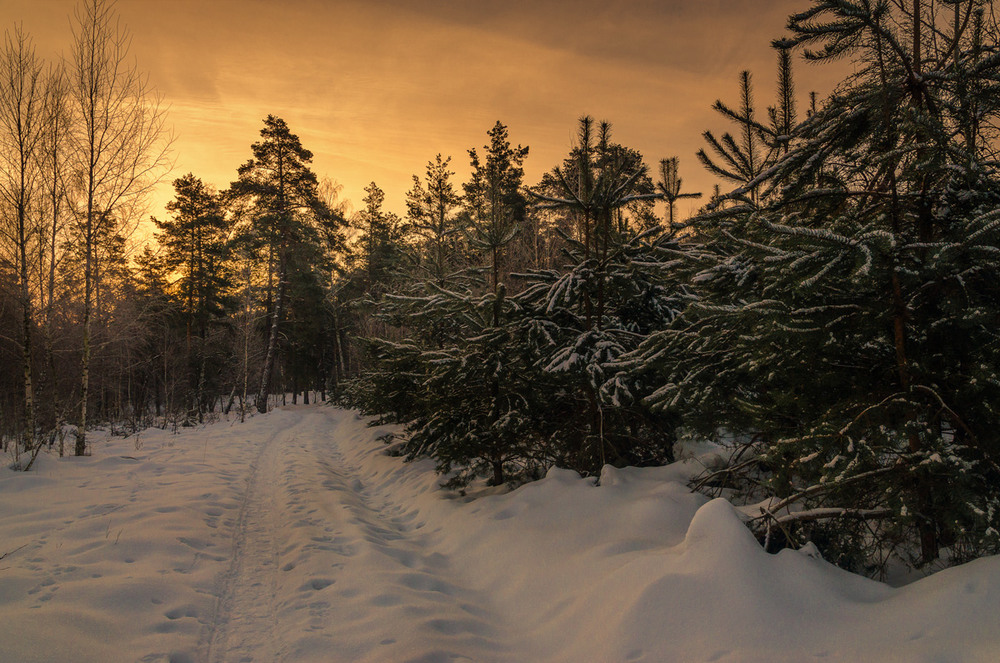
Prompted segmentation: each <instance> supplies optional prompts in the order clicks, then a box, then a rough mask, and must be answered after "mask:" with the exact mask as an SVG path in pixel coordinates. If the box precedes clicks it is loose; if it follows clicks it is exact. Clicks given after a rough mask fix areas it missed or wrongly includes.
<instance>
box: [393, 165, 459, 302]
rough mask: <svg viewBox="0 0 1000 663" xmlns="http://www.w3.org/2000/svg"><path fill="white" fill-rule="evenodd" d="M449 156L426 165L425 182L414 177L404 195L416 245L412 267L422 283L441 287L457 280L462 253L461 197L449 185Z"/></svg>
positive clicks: (407, 216)
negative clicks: (425, 281)
mask: <svg viewBox="0 0 1000 663" xmlns="http://www.w3.org/2000/svg"><path fill="white" fill-rule="evenodd" d="M450 163H451V157H448V158H446V159H444V160H442V159H441V155H440V154H438V155H437V156H436V157H435V159H434V161H429V162H427V174H426V175H425V177H424V181H421V180H420V178H419V177H417V176H416V175H414V176H413V188H411V189H410V191H409V192H408V193H407V194H406V218H407V222H408V232H409V234H410V235H412V236H413V237H414V239H415V240H416V242H417V246H416V247H415V248H416V259H415V261H414V262H415V264H416V267H417V270H418V271H419V273H420V274H421V275H422V276H423V279H422V280H428V281H430V282H432V283H434V284H435V285H437V286H438V287H440V288H444V287H445V286H447V285H448V284H449V282H451V281H453V280H454V279H455V278H456V277H457V272H458V271H459V270H458V267H459V258H460V255H461V251H462V243H463V242H462V240H463V237H462V230H463V228H462V225H461V223H460V221H459V218H458V214H457V212H458V209H459V205H460V204H461V201H462V197H461V196H460V195H459V194H458V192H457V191H456V190H455V187H454V185H453V184H452V183H451V176H452V175H454V174H455V173H454V172H452V171H450V170H448V165H449V164H450Z"/></svg>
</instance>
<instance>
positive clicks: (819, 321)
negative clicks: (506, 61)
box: [348, 0, 1000, 574]
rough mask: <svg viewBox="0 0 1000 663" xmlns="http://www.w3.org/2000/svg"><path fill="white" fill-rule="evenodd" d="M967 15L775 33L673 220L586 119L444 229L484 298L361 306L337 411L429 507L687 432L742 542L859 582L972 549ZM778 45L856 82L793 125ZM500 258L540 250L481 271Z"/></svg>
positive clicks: (997, 295)
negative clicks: (428, 478) (431, 488)
mask: <svg viewBox="0 0 1000 663" xmlns="http://www.w3.org/2000/svg"><path fill="white" fill-rule="evenodd" d="M984 10H985V5H984V3H981V2H977V1H974V0H969V1H956V2H949V3H946V4H942V3H933V2H926V1H923V0H917V1H915V2H912V3H869V2H864V1H861V0H858V1H849V0H848V1H841V0H838V1H836V2H834V1H833V0H817V1H815V2H813V3H812V5H811V7H810V8H809V9H807V10H806V11H803V12H801V13H798V14H795V15H793V16H792V17H791V18H790V20H789V24H788V29H789V32H790V36H789V37H788V38H785V39H781V40H776V41H775V42H774V43H773V46H774V48H775V49H776V53H777V56H778V98H777V100H776V103H775V104H774V105H773V106H771V107H769V108H767V109H766V111H765V112H758V110H757V109H756V107H755V103H754V98H753V85H752V79H751V76H750V74H749V73H748V72H743V73H742V74H741V75H740V87H739V98H740V101H739V103H738V104H737V105H735V107H733V106H730V105H727V104H726V103H723V102H721V101H720V102H718V103H717V104H716V105H715V110H716V111H717V112H718V113H719V114H720V115H721V116H722V117H724V118H725V119H727V120H728V121H729V122H731V123H732V124H733V125H734V130H733V131H731V132H725V133H722V134H721V135H718V137H717V135H716V134H714V133H712V132H706V133H705V139H706V143H707V145H706V149H705V150H703V151H702V152H700V153H699V154H698V157H699V160H700V161H701V162H702V164H703V165H704V166H706V167H707V168H708V169H709V170H710V171H712V172H714V173H715V174H717V175H718V176H719V177H720V178H722V179H723V180H724V181H725V182H727V183H729V184H730V186H733V187H735V188H733V189H732V190H730V191H728V192H725V191H723V192H718V193H717V194H716V195H715V196H713V198H712V200H711V201H710V202H709V204H708V205H707V206H706V207H704V208H703V209H702V210H701V211H700V212H699V213H698V214H696V215H695V216H694V217H693V218H691V219H688V220H687V221H686V222H684V223H678V221H677V219H676V218H674V216H673V203H674V202H675V201H676V199H677V198H678V197H679V196H682V195H683V194H682V192H681V189H680V186H679V177H678V173H677V163H676V161H674V160H672V159H667V160H664V161H663V162H661V166H660V174H661V180H662V181H661V182H659V183H657V184H655V185H654V184H653V183H652V182H651V181H650V179H649V176H648V170H647V168H646V167H645V165H644V164H643V163H642V158H641V156H640V155H638V153H636V152H634V151H633V150H630V149H628V148H625V147H623V146H619V145H616V144H614V143H613V142H612V141H611V139H610V127H609V126H608V125H606V124H605V125H600V126H596V127H595V125H594V124H593V123H592V122H591V121H590V120H589V119H587V118H585V119H584V120H582V121H581V125H580V131H579V136H578V140H577V144H576V146H574V148H573V150H572V152H571V154H570V155H569V156H568V157H567V159H566V160H565V162H564V163H563V164H561V165H560V166H559V167H557V168H555V169H553V170H552V171H551V172H550V173H548V174H547V175H546V176H545V177H544V178H543V180H542V181H541V182H540V183H539V184H538V185H536V186H534V187H530V188H527V187H519V191H522V192H523V193H524V195H525V202H527V208H526V213H525V214H524V215H523V216H521V215H520V212H519V211H515V210H520V209H521V208H520V207H518V206H516V205H514V206H512V207H511V209H510V211H504V212H503V213H502V214H501V215H499V216H497V215H494V216H493V217H490V218H491V219H492V225H491V226H489V227H490V228H491V229H493V230H494V232H492V233H489V234H484V233H483V232H481V231H480V232H479V233H478V234H476V233H475V231H473V232H469V231H468V230H466V231H464V232H465V236H466V237H468V240H467V241H468V245H467V246H468V247H469V251H470V253H469V254H468V255H467V256H466V257H464V258H463V259H462V260H461V261H455V262H456V264H471V265H481V266H483V267H485V268H486V270H487V274H486V275H487V278H486V279H484V280H482V281H480V282H479V283H478V284H476V283H475V282H474V281H469V282H461V281H455V282H454V284H445V283H443V282H438V283H432V282H429V281H427V282H425V283H423V284H421V286H420V287H419V288H411V289H410V290H409V291H405V292H404V291H400V290H397V292H396V293H395V294H393V295H390V296H387V297H386V298H385V300H384V304H383V307H382V309H381V315H382V316H383V318H384V319H385V320H386V321H387V324H389V325H390V326H391V328H392V329H394V330H395V334H396V335H395V336H392V337H389V336H383V337H381V338H372V339H370V340H369V341H368V342H367V344H368V347H369V350H370V353H371V355H370V356H371V361H372V364H371V365H370V368H368V369H366V371H365V372H363V374H362V377H361V378H360V379H359V380H358V381H356V382H355V383H354V384H353V385H352V391H350V392H349V395H350V396H351V397H350V398H349V399H348V400H349V402H351V403H354V404H358V405H360V406H362V407H365V408H368V409H369V410H370V411H372V412H379V413H382V414H388V416H389V417H390V418H393V419H396V420H398V421H403V422H407V424H408V428H409V431H410V435H409V437H408V439H407V440H406V442H405V443H404V445H403V449H404V450H405V451H406V452H407V453H409V454H410V455H411V456H414V455H422V454H427V455H430V456H432V457H434V458H436V459H437V460H438V462H439V467H440V469H441V471H442V472H447V473H449V474H448V477H449V482H448V483H449V485H452V486H463V485H465V484H467V483H468V482H469V481H470V480H471V479H473V478H474V477H477V476H483V477H485V478H487V480H488V481H489V482H491V483H494V484H499V483H504V482H518V481H523V480H527V479H530V478H532V477H535V476H538V475H539V474H540V472H541V471H543V470H544V468H546V467H548V466H550V465H552V464H560V465H564V466H568V467H573V468H575V469H577V470H579V471H580V472H581V473H583V474H591V475H596V474H597V473H598V471H599V469H600V467H601V466H602V465H603V464H605V463H614V464H642V463H657V462H663V461H666V460H669V459H670V458H671V454H672V448H673V443H674V440H675V439H676V436H677V435H678V434H685V435H699V436H702V437H709V438H712V439H715V440H716V441H717V442H718V443H719V444H721V445H724V446H725V447H727V448H728V449H729V451H730V453H729V458H730V460H729V462H728V463H727V464H726V466H725V467H722V468H716V469H714V470H713V471H712V472H711V473H708V474H706V475H705V476H702V477H700V478H698V479H697V480H696V482H695V487H696V488H697V489H700V490H704V491H707V492H711V493H715V494H719V493H721V494H725V495H727V496H729V497H730V498H731V499H733V500H735V501H743V502H744V503H746V504H748V505H752V506H747V507H746V510H747V511H748V512H749V513H750V525H751V526H752V527H753V528H754V530H755V531H756V532H758V534H759V535H760V538H761V540H762V542H763V543H764V544H765V545H766V546H767V547H768V549H771V550H774V549H776V548H779V547H782V546H800V545H803V544H804V543H805V542H807V541H813V542H814V543H816V544H817V545H819V546H820V548H821V549H822V550H823V551H824V553H825V554H826V555H827V556H828V557H829V558H830V559H832V560H834V561H836V562H837V563H839V564H841V565H844V566H846V567H849V568H854V569H857V570H862V571H867V572H870V573H876V574H877V573H880V572H883V571H884V569H885V568H886V565H887V564H888V563H889V561H890V560H892V559H896V560H900V559H901V560H903V561H905V562H908V563H910V564H912V565H914V566H920V567H926V566H932V565H936V564H940V563H949V562H955V561H961V560H964V559H969V558H971V557H975V556H979V555H982V554H987V553H992V552H996V551H997V550H998V549H1000V535H998V533H997V532H998V529H1000V523H998V518H1000V502H998V497H1000V495H998V491H997V488H996V486H998V485H1000V467H998V465H997V461H998V449H1000V446H998V441H997V436H996V432H995V430H996V426H995V423H996V421H997V412H996V411H995V403H996V402H997V396H998V394H997V393H996V391H997V387H998V384H1000V382H998V375H997V366H998V365H1000V364H998V356H997V354H996V353H997V349H998V347H1000V345H998V340H1000V339H998V337H997V331H996V330H997V328H998V326H997V322H998V319H997V316H998V311H1000V308H998V302H1000V292H998V291H997V286H996V279H995V278H994V275H995V274H996V272H997V268H998V265H997V264H996V256H997V255H998V253H1000V246H998V241H1000V238H998V233H1000V221H998V220H997V215H996V211H995V210H996V207H997V200H996V196H997V192H998V183H1000V181H998V179H997V168H996V159H995V152H994V147H995V145H996V139H997V135H996V129H995V126H996V123H995V119H996V114H997V110H998V100H1000V96H998V95H997V89H996V83H995V81H996V80H997V74H998V71H997V66H998V64H1000V50H998V40H997V37H998V35H997V28H996V25H995V24H993V23H992V22H991V19H990V17H989V16H988V15H987V14H986V12H985V11H984ZM793 51H796V52H802V53H803V54H804V55H805V57H806V58H807V59H810V60H814V61H820V62H822V61H824V60H830V59H838V58H848V59H850V60H851V61H852V63H853V65H854V68H855V73H854V74H853V75H852V76H850V77H849V78H848V79H846V80H845V81H843V83H842V84H841V85H840V86H839V87H838V89H837V90H836V91H835V92H834V93H833V94H832V95H831V96H830V97H829V98H828V99H827V100H825V101H824V102H822V103H817V102H816V100H815V98H813V101H812V103H811V105H810V108H809V111H808V112H807V114H806V117H805V118H804V119H802V120H799V116H798V113H797V112H796V96H795V93H794V85H793V79H792V64H791V63H792V59H791V57H792V53H793ZM491 135H492V134H491ZM494 149H495V145H494ZM474 156H475V155H474ZM473 166H474V169H475V168H476V166H477V161H476V160H475V159H474V161H473ZM478 172H479V171H478V170H476V174H474V176H473V181H474V182H476V181H477V180H476V177H477V176H478ZM466 190H467V191H468V190H469V189H468V188H467V189H466ZM657 199H659V200H663V201H665V202H666V203H667V206H666V210H665V211H666V212H667V218H666V219H663V220H662V221H661V220H660V219H658V218H657V217H656V216H655V215H654V213H653V209H654V208H652V207H651V206H650V205H649V204H650V201H653V200H657ZM461 204H462V205H463V206H464V207H465V215H464V216H465V218H468V219H470V221H471V220H475V219H481V218H483V217H482V216H481V215H480V213H479V211H478V209H477V208H476V207H475V204H476V202H475V199H474V198H472V197H468V198H466V199H464V200H463V201H462V202H461ZM462 216H463V215H461V214H459V215H456V219H457V218H462ZM460 227H461V225H460V224H456V226H455V228H456V230H455V232H456V233H459V232H462V231H460V230H458V229H459V228H460ZM484 236H488V237H489V238H490V241H485V242H484V241H482V240H481V239H478V238H482V237H484ZM525 237H527V239H528V241H527V242H524V244H525V245H528V246H531V245H536V246H537V245H538V244H539V243H545V244H547V245H548V246H549V247H553V248H555V250H554V251H552V252H551V253H547V252H545V251H542V252H534V253H531V252H529V253H518V252H515V251H511V252H510V256H511V257H513V258H514V259H513V262H507V263H504V262H503V261H504V259H506V258H505V256H506V255H507V247H515V246H516V245H517V243H518V242H519V241H522V240H523V239H524V238H525ZM477 240H478V241H477ZM477 250H478V251H479V253H478V255H477V253H476V251H477ZM543 255H545V256H546V259H540V258H541V256H543ZM549 256H551V257H549ZM501 264H505V265H510V266H511V267H512V269H511V270H510V271H505V270H504V269H502V268H501V269H498V265H501Z"/></svg>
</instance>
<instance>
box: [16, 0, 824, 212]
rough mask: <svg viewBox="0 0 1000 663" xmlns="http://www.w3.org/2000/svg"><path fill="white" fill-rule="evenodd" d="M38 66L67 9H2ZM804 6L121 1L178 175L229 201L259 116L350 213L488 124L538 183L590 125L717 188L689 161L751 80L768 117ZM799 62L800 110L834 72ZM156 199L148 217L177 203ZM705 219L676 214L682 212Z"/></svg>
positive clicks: (462, 146)
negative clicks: (788, 41) (788, 24)
mask: <svg viewBox="0 0 1000 663" xmlns="http://www.w3.org/2000/svg"><path fill="white" fill-rule="evenodd" d="M0 4H2V6H3V9H4V12H3V13H4V15H5V16H8V17H11V18H12V19H15V18H16V19H17V20H20V21H23V24H24V28H25V30H26V31H27V32H29V33H30V34H31V35H32V36H33V37H34V39H35V41H36V44H37V47H38V50H39V54H40V55H41V56H43V57H46V58H53V57H58V55H59V53H65V52H66V51H67V49H68V47H69V44H70V43H71V39H72V37H71V32H70V22H69V16H70V15H71V14H72V12H73V7H74V6H75V3H74V2H73V0H3V1H2V3H0ZM799 4H800V3H798V2H794V1H789V0H780V1H777V2H771V1H768V2H764V1H759V0H747V1H740V2H737V1H735V0H714V1H708V2H685V1H681V0H669V1H666V2H598V1H595V0H587V1H586V2H573V3H567V2H551V1H548V2H507V3H466V2H459V1H457V0H456V1H451V2H405V1H402V0H390V1H383V2H348V1H335V2H322V1H318V0H292V1H290V2H282V3H274V2H268V1H263V0H211V1H209V2H204V1H198V0H173V1H171V2H153V1H151V0H119V2H118V3H117V4H116V8H117V10H118V12H119V14H120V16H121V20H122V22H123V23H124V24H125V25H127V27H128V29H129V30H130V31H131V33H132V35H133V49H132V50H133V53H134V55H135V57H136V59H137V60H138V63H139V67H140V69H142V70H144V71H146V72H148V74H149V78H150V83H151V84H152V85H153V86H154V87H155V88H156V90H157V91H158V92H159V93H160V94H161V95H162V98H163V101H164V103H165V104H166V105H167V106H168V107H169V114H168V125H172V126H173V128H174V132H175V142H174V146H173V148H174V161H175V164H176V165H175V169H174V171H173V172H172V173H171V174H170V175H169V176H168V177H167V180H168V182H169V180H170V179H173V178H174V177H178V176H180V175H181V174H183V173H186V172H189V171H190V172H194V173H195V174H196V175H198V176H199V177H201V178H202V179H203V180H205V181H206V182H208V183H211V184H213V185H215V186H216V187H218V188H225V187H226V186H228V184H229V182H231V181H232V180H233V179H234V178H235V172H236V168H237V166H239V165H240V164H241V163H243V162H244V161H246V159H247V158H249V156H250V152H249V145H250V143H251V142H253V141H254V140H256V139H257V138H258V132H259V130H260V127H261V121H262V119H263V118H264V117H265V116H267V115H268V114H275V115H277V116H279V117H282V118H284V119H285V120H286V121H287V122H288V124H289V127H290V128H291V129H292V131H294V132H295V133H296V134H298V135H299V137H300V138H301V139H302V142H303V144H304V145H305V146H306V147H307V148H308V149H310V150H312V151H313V153H314V154H315V160H314V167H315V170H316V172H317V173H318V174H319V175H320V176H321V177H323V176H325V177H330V178H331V179H333V180H336V181H337V182H339V183H341V184H342V185H343V186H344V193H343V195H344V196H345V197H346V198H348V199H350V201H351V202H352V204H353V207H354V209H357V208H358V207H360V200H361V197H362V196H363V195H364V193H363V191H362V189H363V187H364V186H365V185H367V184H368V183H369V182H370V181H372V180H374V181H376V182H377V183H378V184H379V186H380V187H382V188H383V189H384V190H385V191H386V205H387V207H389V208H390V209H393V210H395V211H396V212H397V213H403V212H404V211H405V206H404V195H405V192H406V191H407V190H408V189H409V187H410V184H411V182H410V178H411V175H413V174H414V173H419V172H422V170H423V168H424V165H425V164H426V163H427V161H428V160H429V159H432V158H433V157H434V155H435V154H437V153H439V152H440V153H442V154H444V155H445V156H448V155H451V156H452V158H453V160H452V166H453V168H455V170H456V171H457V173H458V176H459V178H460V179H464V178H465V177H466V176H467V173H468V159H467V157H466V151H467V150H468V149H469V148H472V147H478V146H481V145H482V144H483V142H484V140H485V133H486V131H487V129H489V128H490V127H491V126H492V125H493V123H494V122H495V121H496V120H500V121H502V122H504V123H505V124H507V125H508V126H509V127H510V135H511V139H512V140H513V141H514V142H515V143H520V144H522V145H528V146H530V148H531V154H530V156H529V158H528V160H527V162H526V164H525V166H526V182H527V183H528V184H533V183H535V182H537V181H538V178H539V177H540V176H541V174H542V173H544V172H545V171H547V170H549V169H551V168H552V167H553V166H555V165H557V164H558V163H559V162H560V160H561V159H562V158H563V157H564V156H565V155H566V153H567V152H568V151H569V149H570V147H571V145H572V141H573V136H574V131H575V128H576V120H577V119H578V118H579V117H580V116H582V115H585V114H589V115H592V116H594V117H595V118H597V119H606V120H609V121H610V122H612V124H613V125H614V136H615V139H616V140H617V141H618V142H620V143H622V144H624V145H628V146H630V147H634V148H635V149H638V150H639V151H640V152H642V154H643V155H644V156H645V157H646V160H647V163H649V164H650V165H651V166H654V165H655V164H656V162H658V161H659V159H661V158H664V157H669V156H678V157H680V164H681V177H682V178H683V180H684V182H685V185H684V186H685V189H686V190H688V191H702V192H704V193H706V194H707V193H709V192H711V189H712V186H713V184H714V183H715V182H716V180H715V179H714V178H713V177H712V176H710V175H709V174H708V173H706V172H705V171H704V170H703V169H702V168H701V166H700V165H698V163H697V162H696V160H695V158H694V154H695V152H696V151H697V150H698V149H699V148H701V147H703V145H704V141H703V140H702V138H701V133H702V132H703V131H705V130H706V129H715V130H720V129H722V130H724V129H728V127H726V126H725V124H724V123H722V122H720V120H719V119H718V118H717V117H716V116H715V114H714V113H713V112H712V111H711V108H710V107H711V104H712V103H713V102H714V101H715V100H716V99H719V98H721V99H723V100H730V101H735V99H736V96H737V75H738V73H739V71H740V70H742V69H744V68H746V69H749V70H750V71H751V72H752V73H753V74H754V76H755V82H756V89H757V96H758V104H759V106H760V107H761V108H762V109H763V108H766V106H768V105H770V104H771V103H773V102H772V101H771V99H772V97H773V90H774V84H775V74H774V58H775V56H774V52H773V50H772V49H771V48H770V47H769V42H770V40H771V39H773V38H775V37H779V36H782V35H783V34H784V32H783V30H784V24H785V21H786V18H787V15H788V13H789V12H790V11H792V10H793V9H795V8H796V7H797V6H798V5H799ZM827 69H828V68H824V67H816V66H811V65H808V64H806V63H804V62H797V71H796V74H797V84H798V91H799V97H800V107H804V104H805V99H806V98H807V95H808V92H809V91H810V90H819V91H821V92H822V93H825V92H827V91H829V89H831V88H832V86H833V84H834V83H835V81H836V80H838V74H839V73H840V72H832V71H828V70H827ZM171 195H172V191H171V190H170V187H169V183H168V184H167V185H165V186H161V187H160V190H159V195H158V196H157V197H156V199H155V200H154V201H152V202H153V204H152V207H151V210H150V211H151V213H153V214H162V213H163V212H162V207H163V205H164V203H165V202H166V201H167V200H169V199H170V197H171ZM697 205H698V202H697V201H694V202H685V203H684V204H683V206H682V209H681V211H682V212H687V211H689V210H690V209H693V208H694V207H696V206H697Z"/></svg>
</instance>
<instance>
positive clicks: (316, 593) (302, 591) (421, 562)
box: [204, 407, 517, 663]
mask: <svg viewBox="0 0 1000 663" xmlns="http://www.w3.org/2000/svg"><path fill="white" fill-rule="evenodd" d="M275 415H277V416H281V417H284V418H286V420H288V421H289V425H288V426H286V427H283V428H282V429H280V430H278V431H277V432H275V433H274V434H273V435H272V436H271V437H270V438H269V439H268V440H267V441H266V442H265V443H264V444H263V445H261V447H260V450H259V452H258V455H257V457H256V459H255V460H254V462H253V463H252V465H251V469H250V474H249V478H248V480H247V488H246V493H245V494H244V496H243V499H242V504H241V507H240V515H239V518H238V519H237V524H236V526H235V527H236V528H235V532H234V535H233V557H232V561H231V564H230V567H229V569H228V571H227V572H226V574H225V575H224V577H223V579H222V582H221V586H220V588H219V590H218V592H219V593H218V596H219V599H218V606H217V609H216V615H215V618H214V619H213V623H212V625H211V627H210V635H209V637H208V644H207V654H206V656H205V657H204V659H205V660H207V661H211V662H212V663H251V662H256V663H266V662H271V661H275V662H277V661H314V660H315V661H330V662H336V661H372V662H374V661H412V662H414V663H416V662H421V663H437V662H442V663H443V662H446V661H468V660H475V661H486V662H490V661H498V662H499V661H507V660H517V658H516V657H513V656H512V647H511V646H510V644H509V643H512V642H514V641H515V640H514V639H513V638H512V637H511V635H510V628H509V627H508V626H507V624H506V621H507V620H505V619H504V618H503V616H502V615H500V614H498V613H497V611H496V610H495V608H494V607H493V606H492V605H491V601H490V600H489V597H488V596H487V595H486V594H485V593H484V592H482V591H480V590H477V589H474V588H472V587H470V584H469V583H467V582H463V579H462V578H461V577H459V576H458V574H456V572H455V570H454V569H453V568H451V565H450V562H449V559H448V557H447V556H446V555H443V554H442V553H440V552H439V551H437V550H435V541H436V537H435V533H434V532H429V531H427V529H430V528H425V523H424V522H422V521H421V520H420V518H419V513H418V512H417V511H416V510H415V508H413V507H410V506H408V505H403V504H396V503H393V502H392V501H391V500H390V499H389V497H388V494H387V493H385V492H382V491H380V490H379V487H378V486H377V485H365V483H364V482H363V477H362V476H360V473H359V471H358V470H357V468H354V467H351V466H350V465H349V463H348V461H347V460H346V459H345V457H344V455H343V454H342V453H341V452H340V451H339V450H338V448H337V445H338V441H337V434H338V433H337V430H338V427H339V424H340V423H341V421H342V420H343V418H353V416H354V415H353V413H350V412H345V411H343V410H337V409H334V408H326V407H324V408H317V407H311V408H305V407H302V408H295V409H293V410H292V411H286V412H284V413H282V412H277V413H274V414H272V415H271V416H272V417H273V416H275ZM376 483H377V482H376ZM400 624H403V626H402V627H400ZM296 638H297V639H296Z"/></svg>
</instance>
